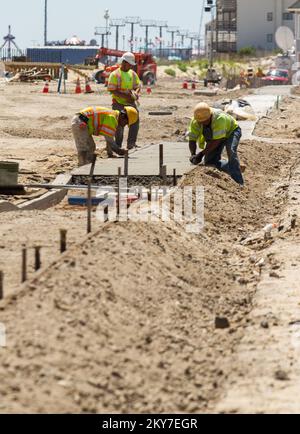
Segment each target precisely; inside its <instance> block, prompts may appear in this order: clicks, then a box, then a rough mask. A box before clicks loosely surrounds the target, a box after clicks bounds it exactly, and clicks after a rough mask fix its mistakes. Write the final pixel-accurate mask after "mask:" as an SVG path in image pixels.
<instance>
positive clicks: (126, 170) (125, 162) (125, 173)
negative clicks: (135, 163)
mask: <svg viewBox="0 0 300 434" xmlns="http://www.w3.org/2000/svg"><path fill="white" fill-rule="evenodd" d="M128 172H129V152H128V151H126V153H125V159H124V176H125V178H127V177H128Z"/></svg>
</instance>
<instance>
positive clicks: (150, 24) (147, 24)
mask: <svg viewBox="0 0 300 434" xmlns="http://www.w3.org/2000/svg"><path fill="white" fill-rule="evenodd" d="M140 26H141V27H145V29H146V38H145V47H146V49H145V51H146V53H147V52H148V48H149V28H150V27H157V25H156V21H153V20H143V21H141V22H140Z"/></svg>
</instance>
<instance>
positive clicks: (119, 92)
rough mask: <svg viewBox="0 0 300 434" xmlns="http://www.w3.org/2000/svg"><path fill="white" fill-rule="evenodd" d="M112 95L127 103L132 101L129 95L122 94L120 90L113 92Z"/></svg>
mask: <svg viewBox="0 0 300 434" xmlns="http://www.w3.org/2000/svg"><path fill="white" fill-rule="evenodd" d="M112 93H113V94H114V95H116V96H118V97H120V98H124V99H126V100H127V101H128V102H131V103H132V102H133V101H134V99H133V96H132V95H131V93H128V92H122V91H121V90H114V91H113V92H112Z"/></svg>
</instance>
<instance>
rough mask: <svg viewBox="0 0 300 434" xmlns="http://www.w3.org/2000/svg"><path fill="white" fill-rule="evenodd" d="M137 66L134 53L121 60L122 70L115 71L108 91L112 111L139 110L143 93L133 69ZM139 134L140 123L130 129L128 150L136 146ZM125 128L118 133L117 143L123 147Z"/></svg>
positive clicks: (110, 79) (119, 129)
mask: <svg viewBox="0 0 300 434" xmlns="http://www.w3.org/2000/svg"><path fill="white" fill-rule="evenodd" d="M135 65H136V62H135V56H134V54H133V53H125V54H124V55H123V57H122V58H121V66H120V68H118V69H116V70H115V71H113V72H112V73H111V74H110V76H109V79H108V86H107V88H108V91H109V92H110V93H111V95H112V98H113V101H112V109H113V110H123V109H124V107H125V106H130V107H134V108H135V109H136V110H138V98H139V93H140V91H141V82H140V79H139V76H138V75H137V73H136V72H135V71H133V70H132V68H133V67H134V66H135ZM138 132H139V121H137V122H136V123H134V124H133V125H131V126H130V128H129V133H128V140H127V149H133V148H134V147H135V146H136V142H137V137H138ZM123 138H124V128H123V127H122V126H119V127H118V129H117V133H116V143H117V145H118V146H120V147H122V143H123Z"/></svg>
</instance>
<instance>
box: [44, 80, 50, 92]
mask: <svg viewBox="0 0 300 434" xmlns="http://www.w3.org/2000/svg"><path fill="white" fill-rule="evenodd" d="M43 93H49V81H48V80H47V81H46V83H45V86H44V89H43Z"/></svg>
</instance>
